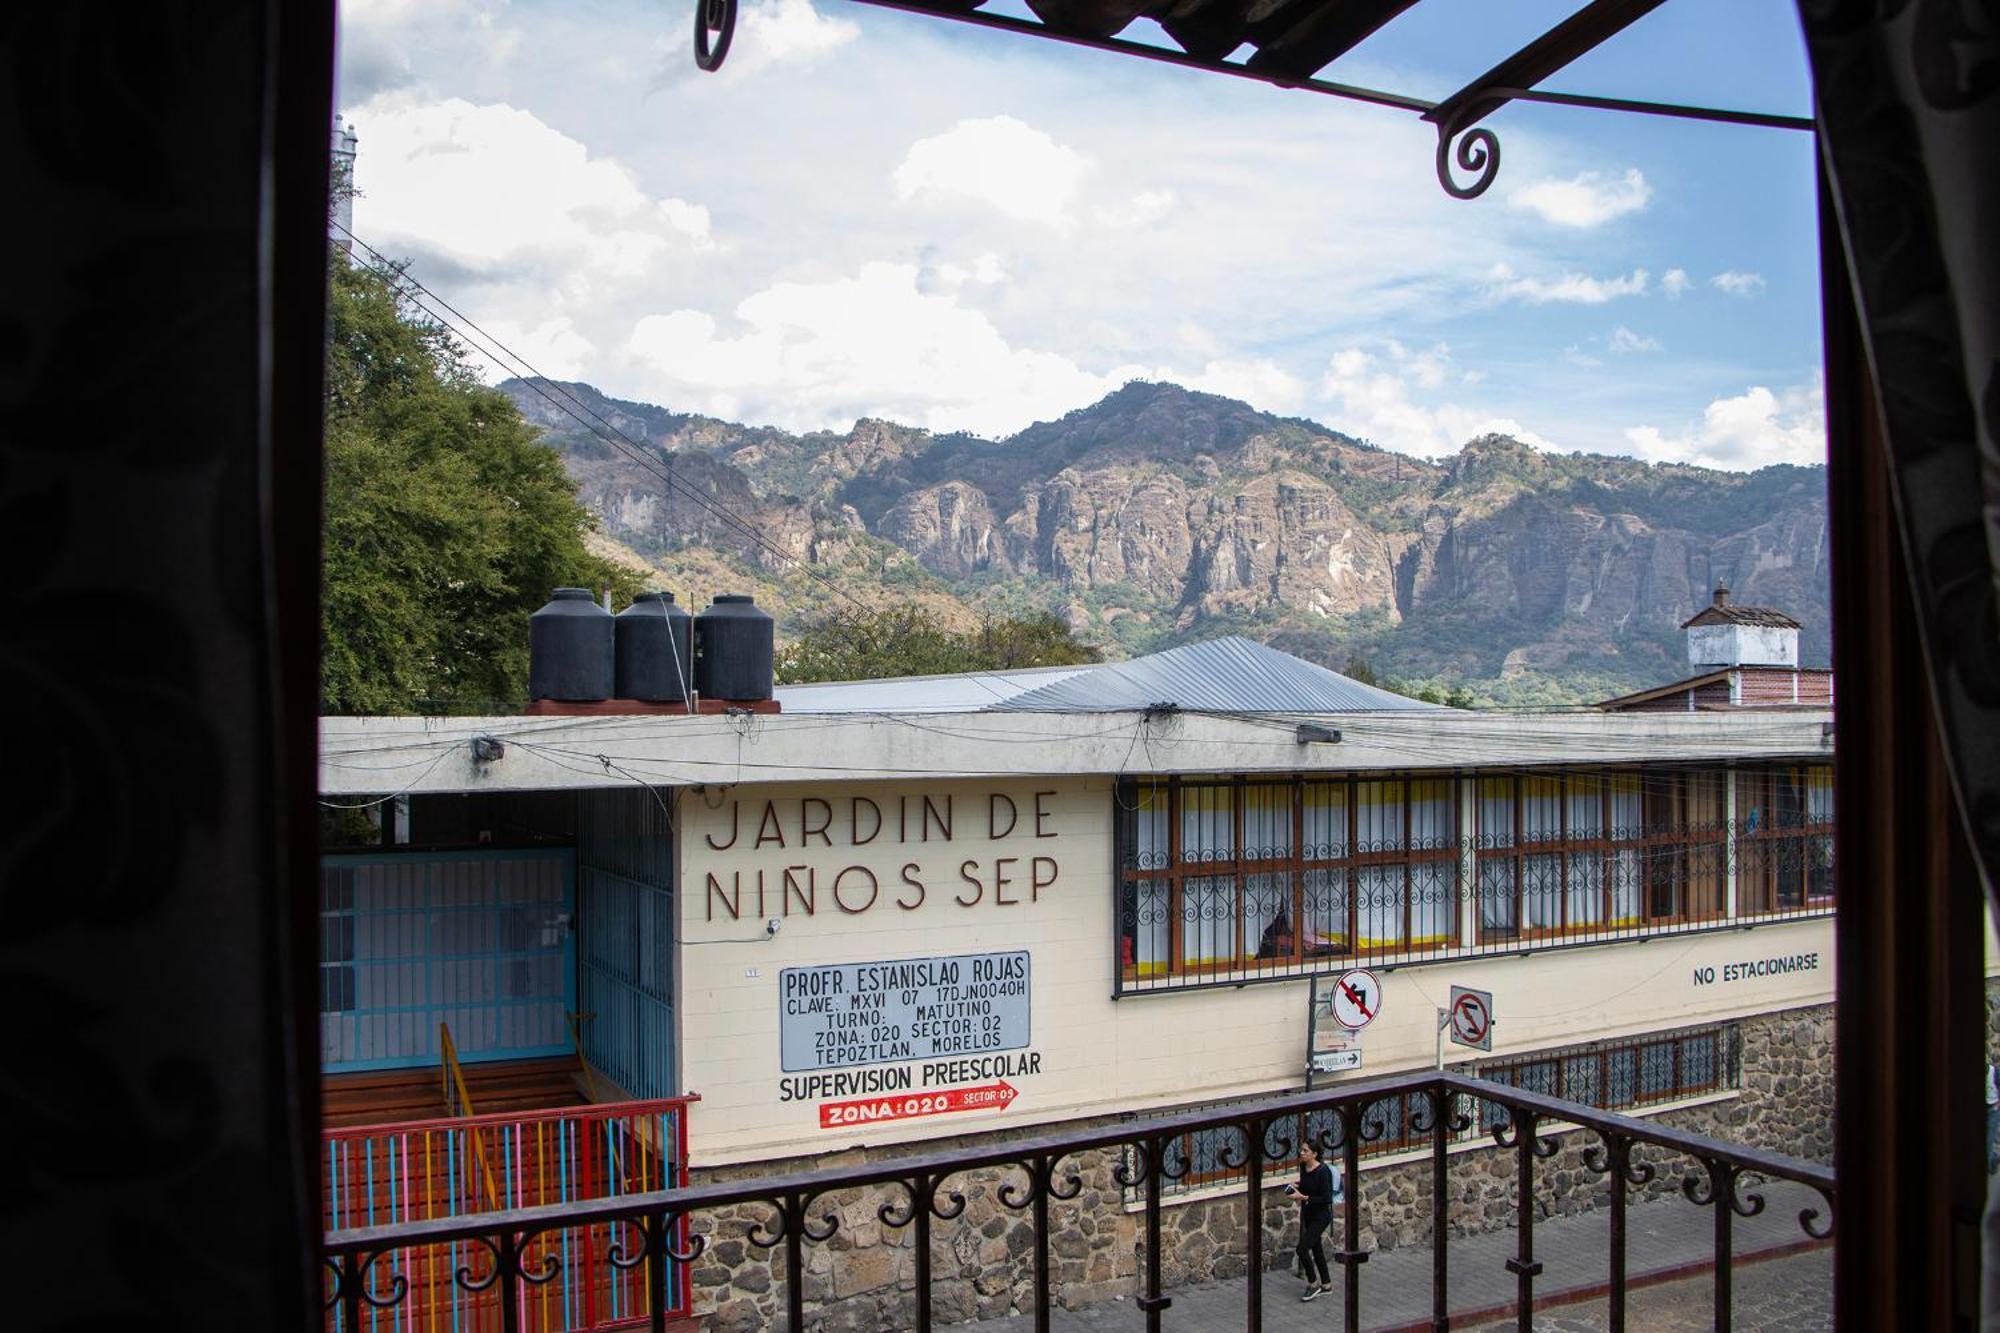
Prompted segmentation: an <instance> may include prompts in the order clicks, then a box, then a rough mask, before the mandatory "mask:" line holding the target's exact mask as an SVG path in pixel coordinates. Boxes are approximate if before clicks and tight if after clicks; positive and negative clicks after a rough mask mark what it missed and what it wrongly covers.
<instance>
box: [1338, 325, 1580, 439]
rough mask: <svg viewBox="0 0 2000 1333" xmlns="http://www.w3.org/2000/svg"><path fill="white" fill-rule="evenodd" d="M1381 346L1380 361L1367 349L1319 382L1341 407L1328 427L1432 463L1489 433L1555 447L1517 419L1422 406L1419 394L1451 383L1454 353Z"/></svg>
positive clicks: (1342, 357)
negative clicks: (1423, 458)
mask: <svg viewBox="0 0 2000 1333" xmlns="http://www.w3.org/2000/svg"><path fill="white" fill-rule="evenodd" d="M1380 347H1381V352H1380V354H1379V355H1378V354H1377V353H1376V352H1373V351H1370V350H1368V348H1366V347H1362V346H1349V347H1345V348H1342V349H1341V350H1340V351H1338V352H1336V353H1334V355H1333V359H1332V360H1331V361H1329V362H1328V363H1327V368H1326V377H1325V378H1324V379H1323V380H1322V381H1321V383H1320V392H1321V394H1322V395H1323V396H1324V397H1326V398H1328V399H1331V400H1332V401H1333V402H1334V403H1335V404H1336V405H1337V407H1336V409H1335V410H1332V411H1328V412H1325V413H1322V414H1321V416H1320V419H1321V420H1322V421H1324V422H1326V424H1328V425H1330V426H1332V427H1334V428H1335V429H1337V430H1342V431H1346V432H1348V433H1349V434H1352V435H1357V436H1360V437H1361V438H1363V439H1367V440H1372V441H1373V442H1375V443H1376V444H1379V445H1382V446H1384V447H1386V448H1390V449H1395V450H1398V451H1400V452H1402V453H1406V454H1416V455H1419V456H1421V457H1426V458H1439V457H1443V456H1446V455H1449V454H1454V453H1457V452H1458V449H1459V446H1460V445H1462V444H1464V443H1465V442H1466V441H1467V440H1469V439H1472V438H1474V437H1475V436H1479V435H1488V434H1494V435H1511V436H1513V437H1514V438H1515V439H1517V440H1521V441H1524V442H1525V443H1528V444H1532V445H1535V446H1537V447H1538V448H1543V449H1547V448H1551V447H1553V446H1551V445H1550V443H1549V441H1548V440H1546V439H1544V438H1543V437H1541V436H1540V435H1537V434H1536V433H1535V432H1534V431H1531V430H1529V429H1528V428H1527V427H1526V426H1523V425H1522V424H1521V423H1520V422H1519V421H1516V420H1514V419H1513V418H1512V417H1503V416H1498V415H1496V414H1494V413H1491V412H1487V411H1484V410H1482V409H1480V408H1477V407H1467V406H1465V405H1463V404H1460V403H1449V402H1447V403H1439V404H1436V405H1426V404H1423V403H1420V402H1418V401H1417V394H1416V393H1415V392H1413V390H1429V389H1436V388H1439V387H1441V386H1442V385H1443V384H1444V382H1445V380H1446V379H1447V378H1448V377H1449V370H1450V364H1451V349H1450V348H1449V347H1447V346H1446V345H1445V344H1443V343H1438V344H1436V345H1435V346H1432V347H1429V348H1425V349H1423V350H1421V351H1411V350H1410V349H1409V348H1407V347H1405V346H1403V344H1401V343H1399V342H1395V341H1390V342H1386V343H1383V344H1380Z"/></svg>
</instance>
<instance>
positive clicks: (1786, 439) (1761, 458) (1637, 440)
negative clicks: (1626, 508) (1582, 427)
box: [1625, 377, 1826, 471]
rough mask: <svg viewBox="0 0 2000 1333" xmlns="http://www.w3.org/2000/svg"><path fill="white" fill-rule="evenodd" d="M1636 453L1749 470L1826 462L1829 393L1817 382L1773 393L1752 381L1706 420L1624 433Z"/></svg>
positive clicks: (1713, 407) (1717, 404)
mask: <svg viewBox="0 0 2000 1333" xmlns="http://www.w3.org/2000/svg"><path fill="white" fill-rule="evenodd" d="M1625 438H1626V440H1627V441H1628V442H1629V443H1630V444H1631V445H1632V448H1633V452H1635V453H1636V454H1637V455H1638V456H1639V457H1641V458H1643V459H1645V460H1647V461H1648V462H1675V463H1696V464H1700V465H1701V466H1703V467H1717V468H1729V469H1732V470H1735V471H1748V470H1750V469H1752V468H1760V467H1768V466H1770V465H1771V464H1773V463H1801V464H1805V463H1824V462H1825V461H1826V395H1825V391H1824V386H1823V385H1822V384H1821V383H1820V382H1819V380H1818V377H1815V379H1814V382H1813V383H1812V384H1810V385H1807V386H1802V387H1799V388H1792V389H1786V390H1784V391H1783V392H1781V393H1773V392H1772V391H1771V390H1770V389H1767V388H1765V387H1764V386H1763V385H1761V384H1758V385H1753V386H1751V387H1750V388H1748V389H1746V390H1744V391H1743V392H1742V393H1740V394H1737V395H1736V396H1735V397H1733V398H1717V399H1715V400H1714V401H1713V402H1711V403H1710V404H1709V405H1708V407H1707V408H1706V409H1704V410H1703V412H1702V415H1701V420H1700V421H1698V422H1691V423H1689V424H1688V425H1687V426H1685V427H1683V428H1682V429H1681V430H1679V431H1677V432H1675V433H1673V434H1668V433H1666V432H1664V431H1661V430H1659V429H1657V428H1655V427H1652V426H1634V427H1632V428H1631V429H1630V430H1627V431H1626V432H1625Z"/></svg>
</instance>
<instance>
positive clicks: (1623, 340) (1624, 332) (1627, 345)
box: [1605, 324, 1660, 356]
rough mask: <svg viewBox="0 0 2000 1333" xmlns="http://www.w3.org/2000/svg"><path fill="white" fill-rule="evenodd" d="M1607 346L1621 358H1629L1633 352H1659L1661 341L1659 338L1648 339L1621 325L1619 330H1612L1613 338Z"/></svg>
mask: <svg viewBox="0 0 2000 1333" xmlns="http://www.w3.org/2000/svg"><path fill="white" fill-rule="evenodd" d="M1605 346H1606V347H1608V348H1610V349H1611V350H1612V351H1613V352H1616V353H1617V354H1618V355H1620V356H1629V355H1631V354H1632V353H1633V352H1657V351H1659V350H1660V340H1659V339H1658V338H1648V337H1647V336H1646V335H1645V334H1643V333H1634V332H1632V330H1630V329H1628V328H1626V327H1625V326H1624V325H1623V324H1620V325H1619V326H1618V327H1617V328H1615V329H1613V330H1611V337H1610V339H1609V340H1608V341H1607V342H1606V343H1605Z"/></svg>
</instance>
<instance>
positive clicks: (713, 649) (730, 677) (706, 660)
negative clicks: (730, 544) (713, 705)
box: [694, 594, 774, 701]
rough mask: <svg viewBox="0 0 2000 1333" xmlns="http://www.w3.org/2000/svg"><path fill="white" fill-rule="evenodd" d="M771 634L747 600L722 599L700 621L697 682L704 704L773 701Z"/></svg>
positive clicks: (765, 618) (697, 624) (696, 626)
mask: <svg viewBox="0 0 2000 1333" xmlns="http://www.w3.org/2000/svg"><path fill="white" fill-rule="evenodd" d="M773 628H774V627H773V625H772V623H771V617H769V616H768V615H766V614H764V613H763V612H762V611H759V610H758V609H757V603H756V602H755V601H754V600H752V599H751V598H748V597H743V596H735V595H730V594H724V595H722V596H720V597H717V598H716V599H715V600H714V601H713V602H712V603H710V604H709V608H708V610H706V611H704V612H702V613H701V614H700V615H698V616H696V617H695V618H694V639H695V666H694V678H695V687H696V688H697V689H699V690H700V691H701V696H702V698H704V699H736V700H743V701H747V700H751V699H768V698H770V697H771V648H772V637H773Z"/></svg>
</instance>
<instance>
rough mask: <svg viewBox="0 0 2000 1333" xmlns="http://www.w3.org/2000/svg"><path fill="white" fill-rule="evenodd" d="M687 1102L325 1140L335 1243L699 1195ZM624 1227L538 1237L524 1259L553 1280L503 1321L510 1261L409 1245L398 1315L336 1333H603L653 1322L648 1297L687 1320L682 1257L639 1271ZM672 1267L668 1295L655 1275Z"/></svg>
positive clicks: (381, 1129)
mask: <svg viewBox="0 0 2000 1333" xmlns="http://www.w3.org/2000/svg"><path fill="white" fill-rule="evenodd" d="M689 1100H690V1099H689V1098H685V1097H670V1098H663V1099H660V1100H656V1101H641V1102H613V1103H605V1104H602V1105H594V1106H574V1107H561V1108H558V1109H554V1110H543V1111H516V1112H500V1113H497V1114H489V1115H478V1116H460V1117H453V1118H442V1119H436V1120H422V1121H406V1122H400V1123H396V1124H386V1125H363V1126H358V1127H355V1128H351V1129H337V1130H329V1131H327V1133H326V1135H325V1137H324V1143H323V1146H322V1161H321V1166H320V1170H321V1175H322V1184H321V1216H322V1221H323V1224H324V1226H325V1228H326V1230H327V1231H329V1232H336V1231H346V1230H351V1229H353V1228H357V1227H372V1226H400V1225H404V1224H411V1223H420V1222H426V1221H433V1220H438V1219H449V1218H458V1217H472V1216H476V1215H479V1214H484V1213H490V1212H495V1211H501V1210H517V1209H522V1208H535V1207H541V1206H544V1205H560V1204H583V1203H593V1202H598V1201H602V1200H615V1199H619V1198H622V1197H624V1196H626V1195H632V1194H649V1193H652V1192H655V1191H658V1190H662V1189H676V1188H680V1187H682V1186H685V1185H686V1184H687V1104H688V1102H689ZM645 1248H646V1247H645V1244H644V1241H643V1238H642V1237H641V1235H640V1232H639V1230H638V1228H636V1227H635V1226H633V1225H631V1224H629V1223H624V1222H600V1223H594V1224H586V1225H579V1226H571V1227H562V1228H558V1229H554V1230H550V1231H548V1232H544V1233H542V1234H540V1235H537V1236H535V1237H534V1238H533V1239H532V1240H531V1241H530V1242H529V1244H528V1246H527V1248H526V1250H525V1251H524V1252H523V1253H522V1254H520V1255H519V1256H517V1257H516V1262H517V1264H518V1266H520V1267H521V1268H523V1269H524V1270H525V1271H527V1272H530V1273H538V1274H539V1273H546V1274H547V1278H546V1280H545V1281H542V1282H539V1283H528V1284H522V1285H520V1286H519V1287H517V1288H515V1289H514V1290H513V1291H512V1293H511V1295H510V1296H509V1297H508V1298H507V1299H510V1300H511V1301H512V1303H513V1305H514V1309H513V1311H512V1315H513V1317H512V1318H511V1319H509V1318H506V1317H505V1314H506V1312H503V1311H502V1309H501V1300H502V1291H503V1286H502V1284H500V1283H498V1282H496V1281H495V1280H494V1279H495V1278H496V1276H497V1274H498V1267H497V1265H498V1264H499V1261H500V1259H501V1256H500V1255H499V1254H498V1253H497V1252H495V1251H494V1249H493V1248H492V1247H491V1246H490V1245H486V1244H484V1243H481V1242H476V1241H475V1242H467V1241H453V1242H446V1243H440V1244H435V1245H408V1246H400V1247H397V1248H395V1249H393V1250H391V1251H389V1252H388V1253H385V1254H384V1255H383V1257H382V1258H381V1259H380V1260H379V1261H378V1262H377V1264H376V1266H375V1271H374V1273H373V1274H372V1279H373V1282H374V1287H375V1290H376V1291H377V1292H379V1293H380V1294H382V1295H383V1296H385V1297H386V1296H387V1295H388V1294H389V1293H390V1292H392V1291H394V1290H396V1289H397V1288H398V1287H399V1286H402V1287H404V1288H406V1289H407V1294H406V1296H405V1298H404V1299H402V1300H400V1301H398V1302H397V1303H395V1304H394V1305H393V1306H387V1307H383V1308H378V1307H376V1306H373V1305H367V1306H365V1307H364V1308H363V1309H362V1310H361V1312H360V1313H359V1316H358V1325H359V1326H358V1328H357V1329H350V1328H349V1327H348V1318H349V1317H348V1315H347V1314H346V1313H345V1312H344V1311H343V1310H342V1309H341V1308H340V1307H339V1306H335V1307H334V1308H332V1309H329V1311H328V1312H327V1319H326V1327H327V1328H328V1329H329V1330H332V1331H333V1333H485V1331H486V1330H500V1329H502V1328H518V1329H520V1330H522V1331H523V1333H558V1330H593V1329H613V1328H621V1327H627V1326H630V1325H634V1324H644V1323H646V1322H648V1321H649V1320H650V1319H651V1317H652V1314H653V1311H652V1309H651V1308H650V1301H649V1297H648V1292H649V1291H660V1292H663V1293H664V1297H665V1301H666V1307H667V1308H666V1309H664V1310H663V1311H662V1313H663V1314H667V1315H678V1314H683V1313H685V1312H686V1310H687V1308H688V1280H687V1271H686V1266H685V1265H683V1264H680V1263H677V1262H675V1261H674V1260H673V1259H672V1258H671V1257H670V1256H668V1255H664V1254H663V1255H662V1257H659V1258H651V1257H649V1258H647V1259H646V1260H644V1261H643V1262H641V1263H637V1264H634V1265H632V1266H630V1267H627V1266H625V1265H624V1264H622V1263H619V1262H616V1261H617V1260H619V1259H622V1258H624V1257H626V1256H630V1255H637V1254H639V1253H642V1252H643V1251H644V1250H645ZM655 1263H659V1264H663V1265H665V1266H666V1271H665V1272H664V1273H663V1274H661V1275H660V1276H661V1277H662V1278H663V1279H664V1280H663V1281H660V1282H658V1283H656V1282H655V1281H654V1274H653V1273H652V1272H651V1266H652V1265H653V1264H655Z"/></svg>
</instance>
